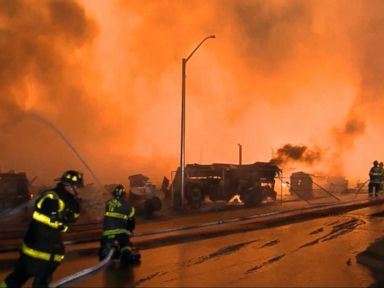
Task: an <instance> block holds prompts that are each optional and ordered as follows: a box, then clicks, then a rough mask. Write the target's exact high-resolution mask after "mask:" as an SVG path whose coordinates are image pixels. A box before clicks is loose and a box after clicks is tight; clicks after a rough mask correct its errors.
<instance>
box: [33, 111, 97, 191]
mask: <svg viewBox="0 0 384 288" xmlns="http://www.w3.org/2000/svg"><path fill="white" fill-rule="evenodd" d="M28 114H29V115H31V116H32V117H34V118H35V119H36V120H38V121H39V122H41V123H43V124H45V125H47V126H48V127H49V128H51V129H52V130H53V131H54V132H56V133H57V134H58V135H59V136H60V138H61V140H63V141H64V143H65V144H67V145H68V147H69V148H70V149H71V150H72V152H73V153H75V155H76V157H77V158H78V159H79V160H80V161H81V163H83V165H84V166H85V168H86V169H87V170H88V172H89V173H90V174H91V175H92V177H93V178H94V179H95V180H96V183H97V185H99V186H100V188H101V189H103V190H104V186H103V185H102V184H101V182H100V181H99V179H98V178H97V177H96V175H95V173H93V171H92V169H91V167H89V166H88V164H87V162H85V160H84V159H83V157H81V155H80V153H79V152H78V151H77V150H76V148H75V147H74V146H73V145H72V143H71V142H69V141H68V139H67V138H66V137H65V136H64V134H63V133H62V132H61V131H60V130H59V129H58V128H57V127H56V126H55V125H53V123H52V122H51V121H49V120H48V119H47V118H45V117H43V116H42V115H40V114H37V113H35V112H31V111H29V112H28Z"/></svg>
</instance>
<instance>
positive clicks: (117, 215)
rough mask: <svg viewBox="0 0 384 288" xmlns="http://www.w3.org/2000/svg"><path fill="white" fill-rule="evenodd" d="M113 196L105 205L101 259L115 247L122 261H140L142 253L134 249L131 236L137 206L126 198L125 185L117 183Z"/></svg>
mask: <svg viewBox="0 0 384 288" xmlns="http://www.w3.org/2000/svg"><path fill="white" fill-rule="evenodd" d="M112 195H113V198H112V199H110V200H108V201H107V203H106V205H105V214H104V221H103V237H102V239H101V241H100V249H99V259H100V260H102V259H104V258H105V257H106V256H107V255H108V253H109V251H110V249H112V248H115V249H116V250H117V251H116V252H117V253H115V256H114V258H120V260H121V262H122V263H125V264H133V263H138V262H139V261H140V254H139V253H138V252H136V251H133V249H132V244H131V242H130V237H131V236H132V235H133V230H134V229H135V225H136V223H135V208H134V207H132V206H131V205H129V204H128V202H127V201H126V199H125V196H126V192H125V187H124V186H123V185H121V184H119V185H117V186H116V187H115V188H114V190H113V192H112Z"/></svg>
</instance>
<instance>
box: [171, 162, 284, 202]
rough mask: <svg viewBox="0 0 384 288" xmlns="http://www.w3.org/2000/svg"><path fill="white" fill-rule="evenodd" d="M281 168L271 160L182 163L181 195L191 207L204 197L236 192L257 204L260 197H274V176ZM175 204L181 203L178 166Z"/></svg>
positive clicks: (218, 197) (226, 197) (213, 198)
mask: <svg viewBox="0 0 384 288" xmlns="http://www.w3.org/2000/svg"><path fill="white" fill-rule="evenodd" d="M280 172H281V170H280V169H279V168H278V167H277V166H276V165H273V164H271V163H267V162H256V163H253V164H246V165H236V164H222V163H215V164H211V165H201V164H188V165H186V167H185V182H184V184H185V186H184V187H185V188H184V197H185V200H186V201H187V203H188V204H189V205H190V206H191V207H192V208H199V207H200V205H201V203H202V202H203V201H204V199H206V198H208V199H209V200H210V201H219V200H224V201H229V200H230V199H231V198H233V197H234V196H235V195H239V196H240V199H241V201H242V202H244V204H245V205H246V206H256V205H260V204H261V203H262V202H263V200H265V199H267V198H271V199H272V200H276V192H275V190H274V188H275V177H276V176H278V175H279V173H280ZM172 190H173V200H174V201H173V202H174V206H177V205H178V203H181V170H180V168H178V170H177V171H176V175H175V177H174V180H173V183H172Z"/></svg>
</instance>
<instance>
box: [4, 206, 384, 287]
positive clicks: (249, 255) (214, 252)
mask: <svg viewBox="0 0 384 288" xmlns="http://www.w3.org/2000/svg"><path fill="white" fill-rule="evenodd" d="M380 211H384V205H380V206H373V207H368V208H363V209H359V210H353V211H351V212H348V213H345V214H341V215H335V216H327V217H322V218H317V219H312V220H307V221H303V222H297V223H292V224H286V225H283V226H277V227H270V228H264V229H260V230H255V231H250V232H241V233H231V234H229V235H223V234H218V235H219V236H218V237H212V238H209V239H208V238H207V239H204V237H194V238H193V239H189V240H190V241H186V242H184V241H183V242H180V243H177V242H176V243H174V242H171V243H170V244H168V245H166V244H165V245H164V246H161V247H157V248H151V247H147V248H146V249H143V250H141V254H142V259H143V261H142V263H141V264H140V265H139V266H135V267H121V266H120V265H119V263H111V264H110V265H108V266H107V267H106V268H105V269H102V270H100V271H98V272H96V273H95V274H92V275H90V276H88V277H87V278H82V279H80V280H78V281H76V282H73V283H71V284H68V285H66V287H133V286H138V287H191V286H193V287H207V286H211V287H223V286H231V287H240V286H243V287H244V286H250V287H263V286H264V287H368V286H370V285H372V284H374V283H375V278H374V277H373V275H372V274H371V272H370V270H369V269H367V268H366V267H365V266H362V265H360V264H358V263H357V262H356V254H358V253H359V252H362V251H364V250H365V249H366V248H367V247H368V246H369V245H370V244H371V243H372V242H374V241H375V240H376V239H378V238H381V237H383V234H384V222H383V221H384V217H371V216H370V215H371V214H373V213H377V212H380ZM212 228H213V229H214V227H212ZM210 229H211V228H210ZM203 232H204V229H202V230H201V235H203ZM202 238H203V239H202ZM97 248H98V243H96V242H93V243H88V244H81V245H73V246H69V247H68V249H67V251H68V253H67V255H66V258H65V261H64V262H63V264H62V265H61V266H60V267H59V269H58V270H57V271H56V272H55V274H54V279H53V280H58V279H60V278H62V277H64V276H67V275H69V274H72V273H75V272H78V271H79V270H82V269H84V268H87V267H90V266H93V265H95V264H97V263H98V259H97V257H96V251H97ZM16 257H17V254H16V253H2V254H0V279H2V278H4V276H5V275H6V274H7V273H8V272H9V271H10V270H11V269H12V267H13V265H14V261H15V259H16Z"/></svg>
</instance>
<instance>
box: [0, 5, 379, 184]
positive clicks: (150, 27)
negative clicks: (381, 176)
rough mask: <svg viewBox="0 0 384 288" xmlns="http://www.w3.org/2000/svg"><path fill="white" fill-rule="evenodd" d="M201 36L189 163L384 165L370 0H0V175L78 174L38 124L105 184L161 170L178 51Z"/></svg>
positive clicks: (174, 144)
mask: <svg viewBox="0 0 384 288" xmlns="http://www.w3.org/2000/svg"><path fill="white" fill-rule="evenodd" d="M210 34H215V35H216V39H209V40H208V41H206V42H205V43H204V44H203V45H202V46H201V47H200V48H199V50H198V51H197V52H196V53H195V54H194V55H193V57H192V58H191V59H190V60H189V62H188V64H187V82H186V88H187V89H186V95H187V113H186V119H187V120H186V121H187V122H186V123H187V124H186V125H187V126H186V128H187V130H186V162H187V163H193V162H198V163H212V162H223V163H224V162H230V163H236V162H237V161H238V143H241V144H242V147H243V163H251V162H255V161H269V160H270V159H271V158H275V157H276V155H277V153H279V152H278V151H282V150H281V148H284V147H293V146H294V145H298V147H308V149H309V150H307V151H315V152H316V153H318V154H316V155H317V156H319V157H317V156H316V157H315V158H314V159H313V161H310V162H306V161H297V160H293V161H288V162H289V163H288V162H287V163H282V166H283V168H285V169H287V170H286V171H294V170H305V171H311V172H319V173H329V174H338V175H343V176H346V177H347V178H349V179H354V180H357V179H360V180H365V179H366V178H367V170H368V169H369V168H370V165H371V162H372V161H373V160H374V159H378V160H379V161H380V160H384V150H383V148H382V147H381V143H382V142H383V141H382V139H383V138H384V137H383V135H382V133H380V132H381V130H382V129H383V128H384V127H383V126H384V119H383V116H382V111H383V106H384V101H382V99H381V98H383V92H384V81H383V80H382V79H381V78H382V75H384V71H383V70H384V56H383V51H384V2H383V1H381V0H377V1H376V0H370V1H366V0H359V1H356V0H302V1H296V0H287V1H282V0H263V1H258V0H210V1H201V0H188V1H179V0H169V1H165V0H164V1H163V0H146V1H142V0H129V1H128V0H127V1H123V0H120V1H119V0H115V1H113V0H110V1H105V0H82V1H80V0H79V1H70V0H55V1H49V0H29V1H24V0H3V1H0V51H1V53H0V130H1V131H0V133H1V134H0V169H1V170H2V171H8V170H10V169H14V170H16V171H27V172H28V175H29V176H30V178H32V177H34V176H38V177H39V178H38V179H39V181H41V183H44V182H45V183H51V180H52V179H53V178H55V177H56V176H57V175H58V174H61V173H62V171H63V170H65V169H68V168H76V169H79V170H82V171H84V172H85V173H86V174H87V171H86V169H85V167H84V165H83V164H82V163H81V162H80V161H79V160H78V158H76V156H75V154H74V153H73V152H72V151H71V150H70V149H69V147H68V146H67V145H66V144H65V143H64V142H63V141H62V139H61V138H60V137H59V136H58V134H57V133H56V132H54V130H53V129H51V128H50V127H49V126H48V125H46V124H44V123H43V121H40V120H41V119H40V120H39V117H42V118H43V119H47V120H48V121H50V122H51V123H52V124H53V125H54V126H56V127H57V128H58V129H59V130H60V131H61V133H63V135H65V137H66V138H67V140H68V141H69V142H70V143H71V144H72V145H73V146H74V147H75V148H76V149H77V151H78V153H79V154H80V155H81V157H82V158H83V159H85V161H86V162H87V163H88V165H89V167H91V168H92V170H93V171H94V172H95V174H96V175H97V177H98V178H99V179H100V180H101V182H103V183H111V182H112V183H116V182H123V183H124V184H126V183H127V176H128V175H131V174H135V173H143V174H145V175H147V176H149V177H150V178H151V179H152V180H153V181H154V182H155V183H159V182H160V181H161V179H162V176H164V175H165V176H168V177H169V176H170V172H171V171H172V170H175V169H176V167H177V166H178V163H179V153H180V95H181V59H182V58H183V57H187V56H188V55H189V53H190V52H191V51H192V50H193V49H194V48H195V47H196V45H197V44H198V43H199V42H200V41H201V40H202V39H203V38H204V37H206V36H208V35H210ZM34 115H35V116H34ZM36 115H40V116H37V117H36ZM383 140H384V139H383ZM292 145H293V146H292ZM279 149H280V150H279ZM320 156H321V157H320ZM311 159H312V158H311ZM287 176H288V174H287ZM86 180H87V182H94V181H95V179H92V177H91V176H90V175H89V174H88V176H87V179H86Z"/></svg>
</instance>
